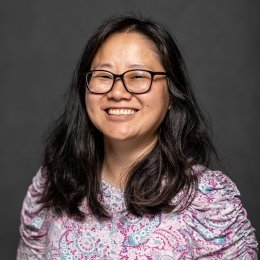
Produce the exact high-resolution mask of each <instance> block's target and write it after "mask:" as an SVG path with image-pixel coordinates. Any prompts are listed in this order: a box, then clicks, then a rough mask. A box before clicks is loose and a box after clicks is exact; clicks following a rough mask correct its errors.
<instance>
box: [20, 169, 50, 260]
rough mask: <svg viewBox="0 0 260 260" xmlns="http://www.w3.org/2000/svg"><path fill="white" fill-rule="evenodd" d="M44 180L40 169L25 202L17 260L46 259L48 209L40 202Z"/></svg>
mask: <svg viewBox="0 0 260 260" xmlns="http://www.w3.org/2000/svg"><path fill="white" fill-rule="evenodd" d="M44 182H45V178H44V172H43V171H42V169H40V170H39V171H38V172H37V174H36V176H35V177H34V178H33V182H32V184H31V185H30V186H29V188H28V191H27V194H26V196H25V199H24V202H23V206H22V211H21V224H20V241H19V245H18V249H17V257H16V259H17V260H25V259H26V260H27V259H44V254H45V249H46V234H47V215H48V210H47V209H46V208H44V207H43V205H41V204H40V203H38V200H39V199H40V197H41V195H42V191H43V185H44Z"/></svg>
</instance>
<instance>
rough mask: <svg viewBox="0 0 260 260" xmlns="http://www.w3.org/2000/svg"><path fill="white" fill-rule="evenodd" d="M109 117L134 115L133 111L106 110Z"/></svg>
mask: <svg viewBox="0 0 260 260" xmlns="http://www.w3.org/2000/svg"><path fill="white" fill-rule="evenodd" d="M107 112H108V114H109V115H116V116H120V115H133V114H134V113H135V110H134V109H108V111H107Z"/></svg>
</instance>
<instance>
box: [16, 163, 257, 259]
mask: <svg viewBox="0 0 260 260" xmlns="http://www.w3.org/2000/svg"><path fill="white" fill-rule="evenodd" d="M194 173H195V174H197V176H198V184H199V185H198V190H197V193H196V196H195V198H194V200H193V201H192V203H191V205H190V206H189V207H188V208H186V209H185V210H184V211H181V212H172V213H168V214H160V215H156V216H154V217H151V216H143V217H135V216H133V215H131V214H130V213H128V212H127V210H126V208H125V204H124V194H123V191H121V190H120V189H117V188H115V187H112V186H111V185H109V184H107V183H105V182H104V181H102V192H103V203H104V205H105V207H106V208H107V210H108V211H109V212H110V214H111V215H112V218H111V219H110V220H106V221H100V220H98V219H97V218H95V217H93V216H91V215H90V214H88V215H87V217H86V219H85V220H84V222H80V221H77V220H75V219H71V218H68V217H67V216H63V217H57V216H55V215H54V214H53V213H52V212H51V210H48V209H46V208H44V207H42V205H40V204H38V203H37V200H38V199H39V198H40V196H41V193H42V189H43V184H44V172H42V171H41V170H39V172H38V173H37V174H36V176H35V177H34V179H33V183H32V185H31V186H30V187H29V189H28V192H27V195H26V197H25V200H24V203H23V208H22V212H21V226H20V235H21V239H20V243H19V246H18V250H17V260H24V259H51V260H54V259H64V260H69V259H74V260H78V259H82V260H83V259H165V260H166V259H257V255H256V252H257V241H256V238H255V235H254V229H253V228H252V226H251V224H250V222H249V220H248V219H247V214H246V211H245V209H244V208H243V207H242V204H241V201H240V199H239V196H240V194H239V191H238V190H237V188H236V186H235V184H234V183H233V182H232V181H231V180H230V179H229V178H228V177H227V176H225V175H224V174H223V173H221V172H219V171H210V170H205V169H204V168H203V167H202V166H196V167H194ZM81 209H82V211H84V212H85V213H88V207H87V205H86V204H85V203H84V202H83V203H82V206H81Z"/></svg>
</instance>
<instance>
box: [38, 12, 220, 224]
mask: <svg viewBox="0 0 260 260" xmlns="http://www.w3.org/2000/svg"><path fill="white" fill-rule="evenodd" d="M119 32H136V33H140V34H142V35H144V36H145V37H147V38H148V39H149V40H151V42H153V43H154V44H155V46H156V48H157V50H158V53H159V56H160V59H161V63H162V65H163V66H164V68H165V70H166V72H167V75H168V86H169V93H170V102H171V106H170V109H169V111H168V112H167V114H166V116H165V118H164V120H163V122H162V124H161V126H160V128H159V130H158V141H157V143H156V145H155V147H154V148H153V149H152V150H151V151H150V152H149V153H148V154H147V155H145V156H144V157H143V158H141V159H140V160H139V161H137V162H136V163H135V164H134V165H132V167H131V169H129V174H128V178H127V182H126V186H125V191H124V193H125V194H124V195H125V204H126V207H127V209H128V211H129V212H130V213H132V214H134V215H137V216H141V215H144V214H152V215H155V214H158V213H160V212H170V211H172V210H182V209H184V208H185V207H187V206H188V205H189V203H190V202H191V201H192V198H193V196H194V194H195V193H194V192H195V191H196V185H197V178H196V176H195V175H194V174H193V172H192V166H193V165H196V164H203V165H204V166H209V164H210V162H211V158H212V155H213V154H215V155H216V152H215V149H214V147H213V145H212V142H211V138H210V133H209V128H208V124H207V121H206V120H205V117H204V116H203V114H202V112H201V110H200V109H199V106H198V104H197V102H196V99H195V97H194V95H193V92H192V89H191V86H190V83H189V79H188V76H187V72H186V71H187V70H186V66H185V63H184V61H183V58H182V56H181V53H180V51H179V49H178V47H177V45H176V43H175V42H174V40H173V38H172V37H171V35H170V34H169V33H168V31H167V30H165V29H164V28H163V27H161V26H159V25H157V24H156V23H154V22H153V21H151V20H148V19H140V18H137V17H135V16H119V17H115V18H110V19H109V20H107V21H105V22H104V23H103V24H102V25H101V26H100V27H99V28H98V30H97V31H96V32H95V33H94V34H93V36H92V37H91V38H90V39H89V41H88V43H87V45H86V47H85V49H84V51H83V54H82V56H81V58H80V60H79V63H78V64H77V66H76V69H75V72H74V75H73V78H72V81H71V84H70V93H69V96H68V100H67V102H66V105H65V109H64V112H63V114H62V115H61V116H60V118H59V119H58V120H57V122H56V124H55V126H54V127H53V130H52V131H51V133H50V134H49V137H48V139H47V141H46V145H45V150H44V154H43V163H42V164H43V167H44V168H45V169H46V184H45V187H44V193H43V196H42V198H41V200H40V202H41V203H44V205H45V206H46V207H49V208H51V209H53V210H54V211H55V212H56V213H58V214H63V213H65V214H67V215H68V216H71V217H75V218H79V219H83V218H84V216H85V214H84V213H83V212H82V211H81V210H80V205H81V203H82V202H83V200H85V199H86V201H87V205H88V208H89V209H90V213H91V214H93V215H94V216H96V217H98V218H109V217H110V216H109V214H108V212H107V211H106V210H105V208H104V205H103V204H102V202H101V200H100V196H102V191H101V168H102V164H103V159H104V151H103V138H102V134H101V133H100V132H99V131H98V130H97V129H96V128H95V126H94V125H93V124H92V122H91V121H90V119H89V117H88V115H87V112H86V104H85V89H86V88H85V79H84V77H83V76H82V75H83V74H84V73H86V72H87V71H89V70H90V68H91V63H92V60H93V58H94V57H95V54H96V53H97V51H98V50H99V48H100V47H101V46H102V44H103V43H104V42H105V41H106V39H107V38H108V37H110V36H111V35H113V34H115V33H119ZM179 194H182V196H181V198H182V203H181V204H180V203H179V202H175V203H173V201H174V198H176V196H178V195H179ZM180 201H181V200H180Z"/></svg>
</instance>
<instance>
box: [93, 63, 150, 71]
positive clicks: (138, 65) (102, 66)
mask: <svg viewBox="0 0 260 260" xmlns="http://www.w3.org/2000/svg"><path fill="white" fill-rule="evenodd" d="M112 67H113V66H112V64H110V63H102V64H97V65H96V66H94V68H93V69H94V70H95V69H97V68H98V69H104V68H109V69H111V68H112ZM144 67H147V66H145V65H144V64H131V65H130V66H129V69H140V68H144Z"/></svg>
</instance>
